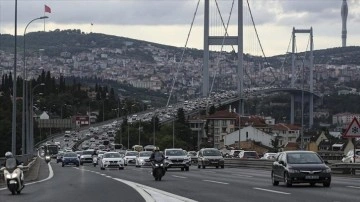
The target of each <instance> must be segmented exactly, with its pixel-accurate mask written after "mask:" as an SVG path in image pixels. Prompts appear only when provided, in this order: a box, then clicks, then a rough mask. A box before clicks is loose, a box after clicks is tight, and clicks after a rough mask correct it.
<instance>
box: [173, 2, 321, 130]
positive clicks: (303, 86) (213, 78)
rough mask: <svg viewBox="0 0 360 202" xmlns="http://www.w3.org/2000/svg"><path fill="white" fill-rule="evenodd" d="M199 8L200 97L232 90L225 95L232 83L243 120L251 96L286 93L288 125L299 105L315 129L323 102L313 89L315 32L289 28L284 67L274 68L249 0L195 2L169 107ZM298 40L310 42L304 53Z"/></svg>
mask: <svg viewBox="0 0 360 202" xmlns="http://www.w3.org/2000/svg"><path fill="white" fill-rule="evenodd" d="M200 2H203V3H204V4H203V7H204V38H203V40H204V43H203V44H204V52H203V64H202V70H199V71H202V89H201V90H202V93H201V94H202V97H208V96H209V94H211V93H212V92H214V91H216V90H229V89H224V88H225V87H226V85H223V84H224V82H227V83H230V86H232V88H231V90H236V92H237V98H236V99H235V100H233V101H234V102H238V103H239V107H238V113H239V114H241V115H244V102H245V101H246V99H247V98H248V96H249V95H250V94H251V95H256V94H261V93H271V92H287V93H289V94H290V97H291V103H290V105H291V111H290V116H289V117H290V120H289V122H290V123H291V124H294V123H295V119H294V117H295V103H300V104H298V105H297V106H301V117H302V118H301V125H302V126H303V125H304V120H303V117H304V113H305V112H304V109H305V108H307V109H309V111H308V116H307V117H309V118H308V119H309V120H308V121H309V122H308V127H311V126H312V125H313V108H314V106H313V105H314V96H315V98H318V97H320V95H319V94H316V93H315V91H314V83H313V70H314V68H313V66H314V65H313V29H312V28H311V27H310V29H296V28H295V27H291V28H289V34H290V40H289V42H288V49H287V50H284V55H282V56H280V57H281V59H282V63H281V64H273V63H271V62H270V61H269V59H268V57H267V55H266V54H265V53H266V48H265V47H263V45H262V40H261V37H260V35H261V34H262V33H259V32H258V30H257V26H256V16H254V15H253V13H252V9H251V8H252V6H253V5H254V4H255V3H254V2H253V1H250V0H237V1H235V0H232V1H225V2H224V1H218V0H205V1H200V0H199V1H197V4H196V8H195V11H194V15H193V17H192V21H191V25H190V29H189V32H188V35H187V38H186V42H185V45H184V47H183V51H182V54H181V58H180V62H179V63H178V64H177V67H176V73H175V76H174V78H173V82H172V87H171V90H170V93H169V98H168V102H167V106H168V105H169V101H170V98H171V96H172V94H173V90H174V88H175V87H176V82H177V80H178V72H179V70H180V69H181V68H182V62H183V59H184V55H185V53H186V50H187V48H188V47H187V46H188V42H189V38H190V36H191V32H192V27H193V25H194V21H195V19H196V17H197V15H198V13H199V12H198V11H199V7H200ZM267 34H268V33H267ZM299 34H304V35H306V34H307V35H308V37H309V38H308V43H307V46H306V50H302V51H300V50H298V44H297V40H296V38H297V35H299ZM279 43H282V42H279ZM269 48H271V47H268V49H269ZM290 48H291V52H290ZM298 51H299V52H298ZM248 53H250V54H248ZM229 54H232V55H233V56H234V57H233V61H231V62H226V60H228V55H229ZM255 91H256V93H254V92H255ZM250 92H251V93H250ZM305 98H306V100H305ZM305 105H308V106H305Z"/></svg>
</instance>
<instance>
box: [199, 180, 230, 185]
mask: <svg viewBox="0 0 360 202" xmlns="http://www.w3.org/2000/svg"><path fill="white" fill-rule="evenodd" d="M203 181H204V182H212V183H217V184H229V183H227V182H218V181H212V180H203Z"/></svg>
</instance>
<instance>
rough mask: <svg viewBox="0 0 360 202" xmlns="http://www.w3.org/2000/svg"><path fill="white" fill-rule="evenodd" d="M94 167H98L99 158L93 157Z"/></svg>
mask: <svg viewBox="0 0 360 202" xmlns="http://www.w3.org/2000/svg"><path fill="white" fill-rule="evenodd" d="M93 165H94V167H96V165H97V157H96V156H94V157H93Z"/></svg>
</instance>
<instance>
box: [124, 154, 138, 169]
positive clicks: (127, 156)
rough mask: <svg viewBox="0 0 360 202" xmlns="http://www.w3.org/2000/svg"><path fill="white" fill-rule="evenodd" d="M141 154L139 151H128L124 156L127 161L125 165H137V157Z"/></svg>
mask: <svg viewBox="0 0 360 202" xmlns="http://www.w3.org/2000/svg"><path fill="white" fill-rule="evenodd" d="M138 154H139V152H137V151H126V153H125V156H124V160H125V165H126V166H127V165H129V164H133V165H135V163H136V156H137V155H138Z"/></svg>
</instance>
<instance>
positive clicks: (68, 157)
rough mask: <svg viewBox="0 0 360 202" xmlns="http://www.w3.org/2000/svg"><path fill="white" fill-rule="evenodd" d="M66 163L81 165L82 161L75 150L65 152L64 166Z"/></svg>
mask: <svg viewBox="0 0 360 202" xmlns="http://www.w3.org/2000/svg"><path fill="white" fill-rule="evenodd" d="M66 165H76V167H79V165H80V161H79V158H78V157H77V154H76V153H75V152H67V153H64V156H63V160H62V167H64V166H66Z"/></svg>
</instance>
